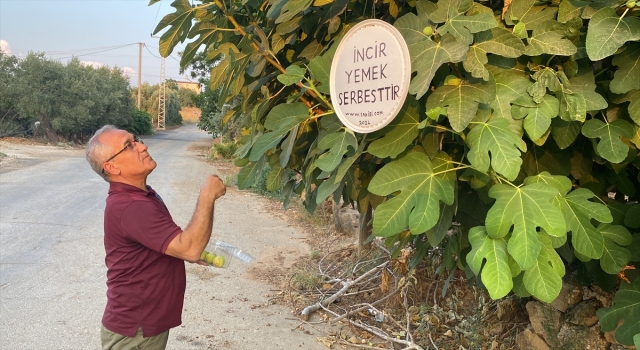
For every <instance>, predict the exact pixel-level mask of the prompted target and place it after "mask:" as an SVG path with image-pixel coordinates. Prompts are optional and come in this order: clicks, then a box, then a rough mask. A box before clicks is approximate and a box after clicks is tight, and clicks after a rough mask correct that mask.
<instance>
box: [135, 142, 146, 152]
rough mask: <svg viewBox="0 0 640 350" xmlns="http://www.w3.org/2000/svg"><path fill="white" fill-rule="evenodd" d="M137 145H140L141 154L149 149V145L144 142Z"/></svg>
mask: <svg viewBox="0 0 640 350" xmlns="http://www.w3.org/2000/svg"><path fill="white" fill-rule="evenodd" d="M136 144H137V145H138V149H139V150H140V152H144V151H146V150H147V148H149V147H148V146H147V145H145V144H144V143H142V142H136Z"/></svg>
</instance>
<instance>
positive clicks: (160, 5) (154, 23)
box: [151, 0, 162, 35]
mask: <svg viewBox="0 0 640 350" xmlns="http://www.w3.org/2000/svg"><path fill="white" fill-rule="evenodd" d="M161 7H162V0H160V3H159V4H158V11H157V12H156V18H155V19H154V20H153V27H151V33H153V30H154V29H155V27H156V25H157V24H156V21H157V20H158V14H159V13H160V8H161ZM151 35H153V34H151Z"/></svg>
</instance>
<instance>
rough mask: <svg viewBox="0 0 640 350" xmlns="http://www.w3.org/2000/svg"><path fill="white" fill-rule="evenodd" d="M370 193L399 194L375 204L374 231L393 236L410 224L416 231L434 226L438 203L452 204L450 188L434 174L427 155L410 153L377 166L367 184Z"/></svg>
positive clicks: (437, 213)
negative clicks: (380, 166)
mask: <svg viewBox="0 0 640 350" xmlns="http://www.w3.org/2000/svg"><path fill="white" fill-rule="evenodd" d="M368 190H369V192H371V193H373V194H376V195H379V196H388V195H390V194H392V193H394V192H396V191H400V194H399V195H397V196H395V197H394V198H392V199H390V200H388V201H386V202H384V203H382V204H380V205H378V207H377V208H376V215H374V218H373V232H374V234H376V235H378V236H385V237H388V236H392V235H395V234H397V233H400V232H402V231H403V230H405V229H406V227H407V226H409V229H410V230H411V233H413V234H419V233H422V232H424V231H426V230H428V229H430V228H431V227H433V226H434V225H435V224H436V222H437V220H438V218H439V212H440V202H441V201H442V202H444V203H446V204H452V203H453V200H454V198H453V193H454V191H453V187H452V186H451V184H450V183H449V182H448V181H447V180H446V179H445V178H443V177H441V176H439V174H437V173H434V171H433V168H432V164H431V161H430V160H429V158H428V157H427V156H426V155H425V154H423V153H419V152H410V153H408V154H407V155H406V156H404V157H402V158H400V159H397V160H394V161H392V162H390V163H388V164H387V165H385V166H384V167H382V169H380V170H379V171H378V172H377V173H376V174H375V176H374V177H373V179H372V180H371V183H370V184H369V188H368Z"/></svg>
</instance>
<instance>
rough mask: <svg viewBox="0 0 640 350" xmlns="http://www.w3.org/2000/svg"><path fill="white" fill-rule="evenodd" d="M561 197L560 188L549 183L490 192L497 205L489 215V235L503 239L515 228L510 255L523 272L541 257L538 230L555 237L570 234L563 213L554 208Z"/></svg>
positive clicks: (501, 187)
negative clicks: (554, 201)
mask: <svg viewBox="0 0 640 350" xmlns="http://www.w3.org/2000/svg"><path fill="white" fill-rule="evenodd" d="M557 194H558V190H557V189H556V188H554V187H552V186H550V185H547V184H545V183H533V184H530V185H525V186H522V187H513V186H510V185H504V184H498V185H495V186H493V187H491V190H489V197H491V198H495V199H496V202H495V204H494V205H493V206H492V207H491V209H489V212H488V213H487V218H486V221H485V223H486V229H487V233H488V234H489V236H491V237H492V238H501V237H504V236H506V235H507V234H508V233H509V231H510V230H511V226H513V232H512V236H511V238H510V239H509V244H508V251H509V254H510V255H511V256H512V257H513V259H514V260H515V261H516V262H517V263H518V265H519V266H520V268H522V269H523V270H526V269H528V268H530V267H531V266H532V265H533V264H534V263H535V262H536V259H537V257H538V254H539V253H540V248H541V243H540V240H539V239H538V232H537V228H538V227H540V228H542V229H544V230H545V231H546V232H547V233H549V234H550V235H552V236H555V237H562V236H564V235H565V234H566V232H567V230H566V224H565V221H564V218H563V217H562V212H561V211H560V209H558V208H556V207H554V206H553V205H552V204H551V199H553V198H554V197H555V196H556V195H557Z"/></svg>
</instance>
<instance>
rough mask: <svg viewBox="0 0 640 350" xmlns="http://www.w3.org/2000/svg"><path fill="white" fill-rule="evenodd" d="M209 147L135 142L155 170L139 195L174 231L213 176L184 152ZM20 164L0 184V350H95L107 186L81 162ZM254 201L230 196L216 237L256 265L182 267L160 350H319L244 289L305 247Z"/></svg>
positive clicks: (255, 292)
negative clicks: (158, 207)
mask: <svg viewBox="0 0 640 350" xmlns="http://www.w3.org/2000/svg"><path fill="white" fill-rule="evenodd" d="M209 138H210V136H209V135H207V134H206V133H203V132H200V131H198V130H197V129H196V128H195V126H184V127H181V128H179V129H177V130H173V131H166V132H159V133H157V134H156V135H154V136H151V137H147V138H143V140H144V141H145V143H146V144H147V145H148V146H149V151H150V153H151V155H152V156H153V157H154V159H155V160H156V161H157V163H158V167H157V168H156V170H155V171H154V172H153V173H152V174H151V175H150V177H149V180H148V184H150V185H151V186H152V187H154V189H156V191H158V192H159V193H160V194H161V196H162V197H163V199H164V201H165V203H166V204H167V206H168V208H169V210H170V212H171V214H172V216H173V218H174V220H175V221H176V223H178V225H180V226H182V227H185V226H186V224H187V223H188V222H189V219H190V218H191V214H192V213H193V209H194V207H195V202H196V198H197V194H198V190H199V188H200V184H201V183H202V181H203V180H204V177H205V176H206V175H207V174H209V173H215V169H214V168H213V167H212V166H211V165H210V164H208V163H206V162H204V161H202V160H201V159H198V157H197V156H196V155H194V154H193V152H191V151H190V150H189V147H190V145H192V144H193V143H197V142H203V141H205V140H207V139H209ZM45 158H46V159H45ZM26 163H27V165H26V166H23V167H19V168H18V169H16V170H11V171H8V172H3V173H1V174H0V349H8V350H9V349H10V350H18V349H48V350H53V349H65V350H69V349H99V348H100V342H99V330H100V320H101V318H102V313H103V308H104V305H105V303H106V294H105V293H106V284H105V282H106V275H105V273H106V267H105V263H104V246H103V241H102V239H103V231H102V225H103V210H104V205H105V198H106V195H107V189H108V184H107V183H106V182H104V181H103V180H102V179H101V178H100V177H98V176H97V175H96V174H95V173H93V171H92V170H91V169H90V167H89V165H88V163H87V162H86V160H85V159H84V152H82V151H81V150H72V151H69V152H68V153H65V154H64V155H56V156H54V157H48V158H47V157H43V159H40V160H33V159H32V160H30V161H28V162H26ZM261 201H262V199H261V198H259V197H257V196H256V195H254V194H248V193H244V192H239V191H237V190H232V191H228V192H227V195H226V196H225V197H223V198H222V199H221V200H220V201H219V202H218V203H219V204H217V205H216V215H215V222H214V236H215V237H217V238H219V239H222V240H224V241H226V242H228V243H231V244H234V245H237V246H240V247H241V248H242V249H243V250H245V251H247V252H249V253H250V254H252V255H254V256H255V257H256V258H258V259H257V260H258V261H257V262H256V263H254V266H249V265H248V264H242V263H240V262H239V261H232V264H231V266H230V267H229V268H228V269H215V268H212V267H202V266H197V265H194V264H188V263H187V264H186V268H187V292H186V296H185V307H184V309H185V311H184V312H183V325H182V326H180V327H178V328H175V329H173V330H172V331H171V333H170V337H169V345H168V348H169V349H274V350H275V349H292V348H302V349H324V348H326V347H324V346H322V345H321V344H320V343H319V342H317V341H316V340H315V337H316V336H321V335H320V334H311V335H309V334H308V333H307V334H304V333H303V332H300V331H291V329H295V328H296V326H297V325H298V324H299V323H298V322H296V321H295V319H291V318H292V316H293V315H291V312H290V310H289V309H288V308H287V307H285V306H281V305H269V306H267V307H262V306H264V305H267V304H268V300H269V299H270V298H271V297H273V293H274V292H273V288H274V287H273V286H269V285H267V284H265V283H263V282H260V281H258V280H256V279H255V278H252V277H251V275H252V273H251V269H252V268H255V267H256V266H258V267H259V266H260V264H265V263H266V264H270V263H273V262H271V261H269V257H271V256H274V255H275V253H276V252H278V254H280V256H279V260H278V261H279V264H281V265H282V267H283V268H288V267H289V266H290V264H291V263H292V262H293V260H294V259H295V257H296V256H299V255H301V254H308V247H307V246H306V245H304V244H303V243H301V240H300V237H301V236H302V234H301V233H300V232H298V231H296V229H295V228H293V227H290V225H287V224H286V222H284V221H283V220H281V219H278V218H274V217H273V216H272V215H270V214H269V213H268V212H267V211H265V210H264V208H263V207H262V204H261V203H262V202H261ZM214 239H215V238H214ZM282 254H284V256H283V255H282ZM270 293H271V295H270ZM256 306H258V307H256Z"/></svg>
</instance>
